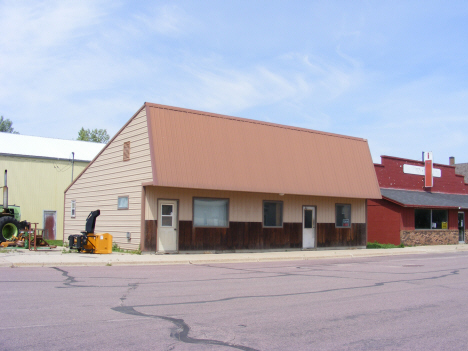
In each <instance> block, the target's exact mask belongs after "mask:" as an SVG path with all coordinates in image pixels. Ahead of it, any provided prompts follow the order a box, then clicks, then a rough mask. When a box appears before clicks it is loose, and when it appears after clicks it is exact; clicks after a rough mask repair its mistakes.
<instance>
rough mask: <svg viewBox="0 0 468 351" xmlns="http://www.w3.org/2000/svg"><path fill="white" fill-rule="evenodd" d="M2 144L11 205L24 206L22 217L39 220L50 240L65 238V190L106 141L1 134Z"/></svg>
mask: <svg viewBox="0 0 468 351" xmlns="http://www.w3.org/2000/svg"><path fill="white" fill-rule="evenodd" d="M0 145H2V146H1V147H0V171H1V173H2V177H1V179H2V182H3V174H4V171H5V170H8V193H9V201H8V203H9V205H18V206H20V208H21V220H27V221H28V222H32V223H37V225H38V227H39V228H43V229H44V235H45V237H46V238H47V239H62V238H63V217H64V213H63V208H64V206H63V203H64V191H65V189H66V188H67V187H68V186H69V185H70V183H71V181H72V172H73V178H76V177H77V176H78V175H79V174H80V173H81V171H83V169H85V167H86V166H87V165H88V164H89V162H90V161H91V160H92V159H93V158H94V157H95V156H96V155H97V153H98V152H99V151H100V150H101V149H102V148H103V146H104V145H105V144H98V143H91V142H85V141H75V140H62V139H52V138H42V137H36V136H28V135H21V134H11V133H0ZM2 186H3V184H2ZM83 227H84V224H83Z"/></svg>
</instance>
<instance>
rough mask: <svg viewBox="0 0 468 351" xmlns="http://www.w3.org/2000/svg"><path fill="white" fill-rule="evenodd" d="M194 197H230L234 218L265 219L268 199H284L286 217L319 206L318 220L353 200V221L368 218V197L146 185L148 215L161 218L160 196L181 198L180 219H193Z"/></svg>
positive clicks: (292, 219) (296, 218)
mask: <svg viewBox="0 0 468 351" xmlns="http://www.w3.org/2000/svg"><path fill="white" fill-rule="evenodd" d="M193 197H214V198H229V221H230V222H262V208H263V201H264V200H275V201H283V211H284V216H283V221H284V222H285V223H301V222H302V206H304V205H309V206H317V223H335V204H337V203H341V204H351V221H352V223H365V222H366V201H365V200H363V199H348V198H336V197H318V196H300V195H284V196H280V195H279V194H263V193H247V192H236V191H216V190H199V189H184V188H168V187H153V186H148V187H147V188H146V206H145V219H146V220H156V219H157V199H177V200H179V201H180V202H179V220H181V221H191V220H192V199H193Z"/></svg>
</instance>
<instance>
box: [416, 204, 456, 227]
mask: <svg viewBox="0 0 468 351" xmlns="http://www.w3.org/2000/svg"><path fill="white" fill-rule="evenodd" d="M414 227H415V228H416V229H448V211H447V210H426V209H416V210H414Z"/></svg>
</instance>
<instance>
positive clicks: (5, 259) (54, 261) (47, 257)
mask: <svg viewBox="0 0 468 351" xmlns="http://www.w3.org/2000/svg"><path fill="white" fill-rule="evenodd" d="M62 250H63V249H62V248H61V247H59V248H56V249H41V251H37V252H35V251H29V250H24V249H9V250H5V251H2V252H0V267H54V266H106V265H112V266H118V265H120V266H129V265H171V264H207V263H234V262H268V261H297V260H314V259H321V258H353V257H373V256H394V255H412V254H425V253H451V252H461V251H468V245H463V244H462V245H433V246H415V247H405V248H399V249H350V250H317V251H267V252H251V253H219V254H211V253H210V254H170V255H155V254H144V255H134V254H126V253H112V254H108V255H96V254H83V253H76V252H73V253H64V252H62Z"/></svg>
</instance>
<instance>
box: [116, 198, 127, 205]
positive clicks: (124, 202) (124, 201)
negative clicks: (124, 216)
mask: <svg viewBox="0 0 468 351" xmlns="http://www.w3.org/2000/svg"><path fill="white" fill-rule="evenodd" d="M117 207H118V208H128V197H127V196H124V197H119V199H118V202H117Z"/></svg>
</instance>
